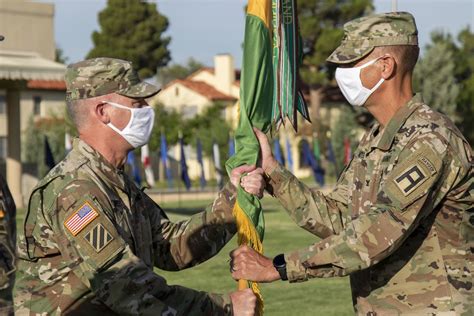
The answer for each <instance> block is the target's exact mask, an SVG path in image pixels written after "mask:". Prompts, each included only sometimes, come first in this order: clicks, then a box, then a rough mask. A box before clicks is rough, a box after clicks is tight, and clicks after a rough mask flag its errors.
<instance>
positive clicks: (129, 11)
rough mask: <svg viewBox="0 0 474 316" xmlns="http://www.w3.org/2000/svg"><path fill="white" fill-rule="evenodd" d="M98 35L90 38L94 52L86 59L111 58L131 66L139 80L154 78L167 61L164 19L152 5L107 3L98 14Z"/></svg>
mask: <svg viewBox="0 0 474 316" xmlns="http://www.w3.org/2000/svg"><path fill="white" fill-rule="evenodd" d="M99 24H100V27H101V30H100V31H95V32H94V33H93V34H92V41H93V42H94V48H92V50H91V51H90V52H89V54H88V55H87V58H94V57H113V58H120V59H125V60H129V61H131V62H133V64H134V67H136V69H137V70H138V72H139V75H140V77H141V78H149V77H152V76H153V75H155V74H156V71H157V69H158V68H159V67H163V66H166V64H167V63H168V62H169V60H170V53H169V51H168V44H169V42H170V38H169V37H165V36H163V32H165V31H166V29H167V28H168V19H167V18H166V17H165V16H163V15H161V14H160V13H159V12H158V11H157V5H156V4H155V3H150V2H143V1H140V0H108V2H107V7H106V8H105V9H104V10H103V11H102V12H100V13H99Z"/></svg>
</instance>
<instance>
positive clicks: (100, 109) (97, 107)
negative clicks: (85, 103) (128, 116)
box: [93, 102, 111, 124]
mask: <svg viewBox="0 0 474 316" xmlns="http://www.w3.org/2000/svg"><path fill="white" fill-rule="evenodd" d="M110 107H111V106H110V105H109V104H107V103H105V102H98V103H96V104H94V109H93V111H94V115H95V116H96V117H97V118H98V119H99V121H101V122H102V123H104V124H108V123H110V116H109V110H108V109H109V108H110Z"/></svg>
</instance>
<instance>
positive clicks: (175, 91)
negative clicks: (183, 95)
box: [174, 87, 179, 96]
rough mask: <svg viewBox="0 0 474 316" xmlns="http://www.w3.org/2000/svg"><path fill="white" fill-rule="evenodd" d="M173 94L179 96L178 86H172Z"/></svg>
mask: <svg viewBox="0 0 474 316" xmlns="http://www.w3.org/2000/svg"><path fill="white" fill-rule="evenodd" d="M174 95H175V96H179V88H178V87H176V88H174Z"/></svg>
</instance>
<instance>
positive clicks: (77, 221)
mask: <svg viewBox="0 0 474 316" xmlns="http://www.w3.org/2000/svg"><path fill="white" fill-rule="evenodd" d="M97 216H99V213H97V211H96V210H94V208H93V207H92V206H91V205H90V204H89V203H88V202H86V203H84V204H83V205H82V206H81V207H80V208H79V209H78V210H76V211H75V212H74V213H72V215H71V216H69V218H68V219H67V220H66V221H65V222H64V226H65V227H66V228H67V229H68V230H69V232H70V233H71V234H73V236H76V235H77V234H79V233H80V232H81V230H83V229H84V228H85V227H86V226H87V224H89V223H90V222H92V221H93V220H94V219H95V218H96V217H97Z"/></svg>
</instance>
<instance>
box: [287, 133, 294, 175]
mask: <svg viewBox="0 0 474 316" xmlns="http://www.w3.org/2000/svg"><path fill="white" fill-rule="evenodd" d="M286 161H287V162H288V166H287V167H288V170H290V172H293V156H292V153H291V143H290V140H289V139H288V137H287V138H286Z"/></svg>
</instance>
